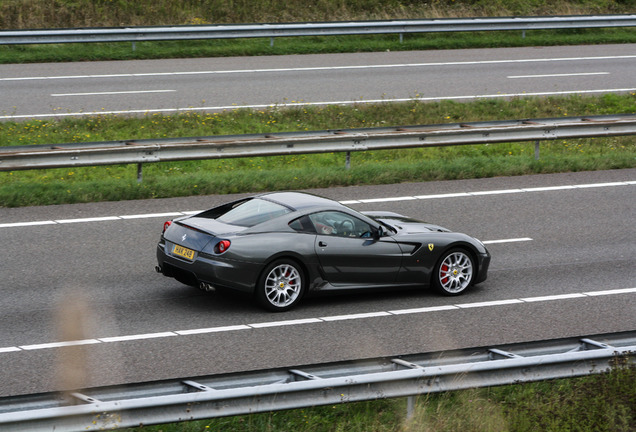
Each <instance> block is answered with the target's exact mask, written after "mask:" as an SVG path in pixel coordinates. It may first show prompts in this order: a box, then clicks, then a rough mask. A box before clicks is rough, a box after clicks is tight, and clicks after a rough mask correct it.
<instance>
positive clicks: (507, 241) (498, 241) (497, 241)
mask: <svg viewBox="0 0 636 432" xmlns="http://www.w3.org/2000/svg"><path fill="white" fill-rule="evenodd" d="M529 241H532V239H531V238H530V237H519V238H511V239H501V240H484V241H482V243H483V244H499V243H518V242H529Z"/></svg>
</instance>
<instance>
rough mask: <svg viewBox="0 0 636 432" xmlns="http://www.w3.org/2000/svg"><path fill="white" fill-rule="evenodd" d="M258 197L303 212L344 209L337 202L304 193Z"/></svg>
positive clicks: (267, 194) (270, 194)
mask: <svg viewBox="0 0 636 432" xmlns="http://www.w3.org/2000/svg"><path fill="white" fill-rule="evenodd" d="M259 197H260V198H264V199H267V200H270V201H274V202H277V203H279V204H283V205H285V206H287V207H291V208H293V209H295V210H304V209H307V208H311V207H334V206H335V207H344V206H343V205H342V204H340V203H339V202H337V201H334V200H330V199H328V198H323V197H319V196H317V195H312V194H308V193H305V192H271V193H266V194H262V195H259Z"/></svg>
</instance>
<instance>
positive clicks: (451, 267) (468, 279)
mask: <svg viewBox="0 0 636 432" xmlns="http://www.w3.org/2000/svg"><path fill="white" fill-rule="evenodd" d="M474 279H475V262H474V260H473V258H472V257H471V256H470V254H469V253H468V252H466V251H465V250H463V249H451V250H449V251H447V252H444V254H443V255H442V257H441V258H440V259H439V262H438V263H437V265H436V266H435V269H434V270H433V276H432V285H433V286H434V287H435V289H436V290H437V291H439V292H440V293H442V294H444V295H447V296H455V295H459V294H461V293H463V292H464V291H465V290H466V289H467V288H468V287H470V286H471V285H472V283H473V280H474Z"/></svg>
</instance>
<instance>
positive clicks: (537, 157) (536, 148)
mask: <svg viewBox="0 0 636 432" xmlns="http://www.w3.org/2000/svg"><path fill="white" fill-rule="evenodd" d="M539 142H540V141H539V140H536V141H535V142H534V159H535V160H539Z"/></svg>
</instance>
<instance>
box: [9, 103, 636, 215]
mask: <svg viewBox="0 0 636 432" xmlns="http://www.w3.org/2000/svg"><path fill="white" fill-rule="evenodd" d="M630 112H636V94H635V93H632V94H625V95H615V94H607V95H603V96H600V97H591V96H571V97H548V98H516V99H513V100H509V101H508V100H478V101H473V102H470V103H458V102H453V101H440V102H433V103H422V102H418V101H415V100H414V101H411V102H407V103H399V104H393V103H380V104H368V105H367V104H359V105H355V106H350V107H341V106H327V107H315V106H313V107H309V106H298V107H292V108H284V109H282V108H281V109H278V108H276V107H273V108H271V109H269V110H260V111H255V110H244V109H241V110H236V111H226V112H223V113H195V112H190V113H183V114H176V115H160V114H149V115H147V116H144V117H141V118H137V117H123V116H114V115H105V116H96V117H89V118H82V119H70V118H69V119H64V120H32V121H27V122H4V123H0V146H13V145H29V144H55V143H67V142H94V141H112V140H127V139H143V138H165V137H181V136H207V135H232V134H245V133H275V132H284V131H303V130H325V129H352V128H365V127H381V126H401V125H417V124H435V123H456V122H460V121H487V120H505V119H508V120H509V119H519V118H542V117H563V116H579V115H604V114H615V113H630ZM634 166H636V143H635V142H634V140H633V138H632V137H611V138H603V139H600V138H598V139H581V140H567V141H563V140H559V141H548V142H544V143H542V144H541V157H540V159H539V160H535V158H534V143H508V144H506V143H503V144H493V145H470V146H460V147H436V148H419V149H408V150H384V151H368V152H357V153H353V154H352V156H351V169H349V170H346V169H345V155H344V153H328V154H316V155H295V156H272V157H266V158H237V159H219V160H207V161H188V162H164V163H152V164H146V165H144V171H143V182H142V183H137V175H136V173H137V171H136V170H137V167H136V166H135V165H125V166H102V167H78V168H72V169H69V168H66V169H63V168H59V169H50V170H30V171H13V172H4V173H1V175H0V206H4V207H15V206H27V205H47V204H61V203H78V202H90V201H111V200H124V199H143V198H165V197H174V196H188V195H198V194H201V195H204V194H224V193H239V192H257V191H264V190H282V189H306V188H319V187H330V186H347V185H359V184H382V183H387V184H388V183H400V182H412V181H427V180H442V179H461V178H477V177H491V176H502V175H522V174H532V173H549V172H564V171H585V170H599V169H616V168H632V167H634Z"/></svg>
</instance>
